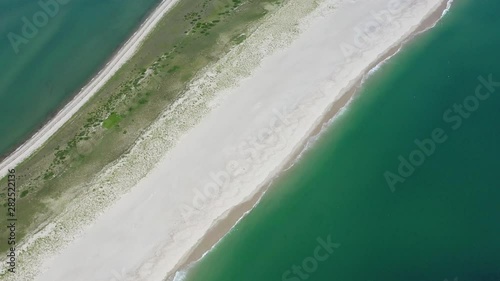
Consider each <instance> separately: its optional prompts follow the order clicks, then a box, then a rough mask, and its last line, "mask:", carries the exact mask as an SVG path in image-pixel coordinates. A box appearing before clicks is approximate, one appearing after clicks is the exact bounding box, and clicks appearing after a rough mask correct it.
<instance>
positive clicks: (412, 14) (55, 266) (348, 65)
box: [26, 0, 443, 281]
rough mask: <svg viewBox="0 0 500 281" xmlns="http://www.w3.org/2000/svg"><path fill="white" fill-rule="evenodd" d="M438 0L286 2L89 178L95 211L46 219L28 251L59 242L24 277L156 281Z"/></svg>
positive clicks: (277, 166) (285, 158)
mask: <svg viewBox="0 0 500 281" xmlns="http://www.w3.org/2000/svg"><path fill="white" fill-rule="evenodd" d="M442 4H443V1H440V0H406V1H405V0H371V1H369V0H324V1H320V2H319V4H318V5H316V4H314V1H310V0H290V1H288V2H287V4H285V6H284V7H282V8H280V10H278V11H276V13H274V14H273V15H272V16H270V17H268V18H267V19H266V22H265V23H264V24H262V26H260V27H259V28H258V29H257V30H256V31H255V32H254V33H253V34H252V35H251V36H250V37H249V38H248V39H247V40H246V41H245V42H244V43H243V44H241V45H240V46H239V47H237V48H236V49H234V50H233V51H232V52H231V53H230V54H228V56H227V57H225V58H224V59H223V60H221V61H219V62H217V63H216V64H214V65H213V66H211V67H210V68H208V69H207V70H206V73H205V74H204V75H202V76H200V77H199V78H198V80H196V81H194V82H193V83H192V84H191V86H190V88H189V90H188V92H187V93H186V95H185V97H184V98H183V99H182V100H180V101H179V102H178V103H177V104H176V105H174V106H173V107H172V108H171V109H169V111H168V112H165V115H164V116H163V117H162V118H160V119H159V120H158V121H157V122H156V123H155V124H154V125H153V126H152V127H151V128H150V130H149V131H148V133H147V134H146V135H145V136H144V138H143V139H142V140H140V141H139V142H138V143H137V144H136V146H135V148H134V149H133V150H132V151H131V152H130V153H129V154H128V155H126V156H124V157H123V158H122V159H121V160H120V161H119V162H118V163H116V165H114V166H113V167H110V168H109V169H108V170H106V171H104V172H103V174H102V175H100V176H99V177H98V180H96V181H94V182H92V183H91V185H95V186H101V187H104V190H105V192H107V193H106V195H107V196H108V197H112V198H114V199H113V200H115V199H116V202H114V203H112V204H111V203H110V205H111V206H110V207H109V208H106V209H105V210H104V212H103V213H102V214H99V215H96V216H92V215H91V214H89V213H96V211H94V210H95V209H94V207H95V206H96V205H95V204H96V203H95V202H94V201H92V200H94V199H95V197H92V196H91V195H90V194H89V197H88V198H82V200H81V201H79V202H78V204H75V205H74V206H72V208H71V209H70V210H68V212H67V213H65V214H62V215H61V217H60V218H58V220H57V221H54V222H53V224H52V226H53V227H54V229H53V230H48V233H45V234H44V236H43V238H41V240H43V239H45V240H44V241H45V242H43V243H41V242H40V243H38V244H37V243H33V244H34V245H38V246H37V247H36V248H34V249H32V250H30V249H28V250H30V251H31V252H37V251H36V250H37V249H44V250H43V251H38V252H42V253H44V251H45V249H49V248H50V245H54V242H55V241H59V240H56V239H59V238H61V237H62V236H61V235H63V236H64V237H63V238H61V239H60V240H61V241H66V242H67V244H65V245H64V247H62V248H61V249H60V250H58V251H57V253H54V255H52V256H51V258H48V259H47V258H45V259H44V260H43V259H42V260H39V262H40V263H41V267H36V270H35V269H33V270H31V271H29V270H27V272H32V273H33V275H31V276H29V277H30V278H34V280H43V281H45V280H46V281H59V280H61V281H62V280H74V281H78V280H106V281H109V280H148V281H154V280H163V279H164V278H165V276H167V274H172V273H173V272H175V270H177V269H178V268H179V266H180V265H183V264H185V263H186V262H189V257H190V255H189V254H190V253H191V252H192V250H193V249H195V248H196V247H197V246H199V242H200V241H202V240H201V239H202V238H203V237H204V235H205V234H206V233H207V231H209V230H210V229H211V227H213V226H214V225H215V223H217V222H221V220H223V219H224V217H225V215H226V214H227V213H228V212H229V211H230V210H232V209H233V208H235V207H236V206H238V205H239V204H241V203H242V202H244V201H245V200H248V199H249V198H251V197H252V196H253V195H254V194H255V193H256V192H258V191H259V190H261V188H262V187H263V186H265V184H266V183H268V182H269V180H270V179H272V177H274V176H275V175H276V174H277V173H278V172H279V171H280V170H282V169H283V167H284V165H285V164H286V163H287V162H289V161H290V160H291V159H293V157H295V156H296V155H297V152H298V151H300V149H301V148H302V147H303V145H304V143H305V142H307V140H308V138H309V137H310V136H311V134H312V133H313V132H314V131H315V128H317V126H318V125H319V124H321V122H323V121H324V116H325V115H327V114H328V112H330V110H331V106H332V105H333V104H334V102H335V101H337V100H339V99H340V98H341V97H342V96H343V95H344V94H346V93H347V92H349V90H350V89H351V88H352V87H353V86H355V85H356V84H357V83H359V80H360V79H361V78H362V77H363V76H364V75H365V74H366V72H367V71H368V70H369V69H370V68H371V67H373V64H374V63H375V62H377V61H379V60H381V59H382V58H384V57H385V56H387V52H388V51H390V50H391V49H394V48H395V47H396V48H397V46H398V44H400V42H401V41H402V40H404V39H405V38H407V37H408V36H409V35H410V34H411V33H412V32H414V31H415V30H416V29H417V27H419V25H420V24H421V23H422V21H423V20H425V19H427V18H428V17H429V16H430V15H431V14H432V13H433V12H436V11H437V10H438V9H442V8H443V5H442ZM180 123H182V126H181V124H180ZM186 123H187V124H188V125H186ZM186 127H187V128H188V129H187V130H183V129H182V128H186ZM143 175H146V177H144V178H142V176H143ZM140 178H142V179H140ZM137 181H138V183H137V184H136V182H137ZM121 194H124V195H123V196H122V195H121ZM103 200H106V199H103ZM110 202H111V201H110ZM89 209H90V210H92V211H90V212H89V211H88V210H89ZM86 215H88V216H87V217H85V216H86ZM82 221H83V223H84V224H85V226H81V224H82V223H81V222H82ZM54 225H55V226H54ZM78 226H80V227H78ZM59 228H61V229H71V231H64V232H61V231H59V230H58V229H59ZM69 234H72V235H69ZM219 235H223V233H219ZM74 238H75V239H74ZM63 244H64V243H63ZM40 245H42V246H40ZM43 245H45V246H43ZM47 245H49V246H47ZM28 248H29V247H28ZM45 254H47V253H46V252H45ZM30 264H31V263H30ZM34 268H35V265H34ZM38 269H39V270H38ZM26 280H29V279H26Z"/></svg>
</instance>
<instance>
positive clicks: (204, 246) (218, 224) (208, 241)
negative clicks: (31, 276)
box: [168, 0, 453, 280]
mask: <svg viewBox="0 0 500 281" xmlns="http://www.w3.org/2000/svg"><path fill="white" fill-rule="evenodd" d="M452 2H453V0H442V3H441V4H440V5H439V6H438V7H437V8H436V9H435V10H434V11H432V12H431V13H429V14H428V15H427V16H426V17H425V18H424V19H422V21H421V22H420V24H419V25H418V26H416V27H415V28H414V29H413V30H412V31H411V32H409V34H407V35H405V36H403V37H401V38H400V39H399V40H398V42H397V43H396V44H394V45H393V46H391V47H390V48H388V49H387V51H386V52H385V53H383V54H382V55H381V56H380V57H379V58H378V59H377V60H376V61H375V62H373V63H372V64H370V66H369V67H367V68H366V69H365V70H364V71H363V73H362V74H360V76H359V77H358V78H356V79H355V80H354V81H351V83H352V85H349V86H348V87H347V89H346V90H345V91H343V93H342V94H341V97H340V99H338V100H337V101H335V102H333V104H332V105H331V108H330V109H329V110H328V111H327V112H326V113H325V114H324V115H323V117H322V118H321V120H320V121H319V122H318V123H317V124H316V125H315V126H314V127H313V129H312V130H311V132H310V133H309V134H308V135H307V136H306V137H305V138H304V139H303V140H302V141H301V143H300V144H299V145H298V147H297V149H295V150H294V152H293V154H292V155H290V156H289V157H288V159H287V160H286V161H285V163H284V164H283V165H282V167H280V170H281V171H280V172H278V173H277V174H275V175H273V176H272V177H271V178H270V179H268V180H267V181H266V182H265V183H264V184H263V185H262V186H260V187H259V188H258V189H257V191H256V193H255V194H253V195H252V196H251V197H250V198H247V200H245V201H243V202H241V203H240V204H238V205H237V206H235V207H234V208H232V209H231V210H230V211H229V212H227V213H226V214H223V215H222V216H221V217H220V218H218V219H217V220H216V221H215V222H214V224H213V226H211V227H210V229H209V230H208V231H207V233H205V235H204V236H203V238H202V239H201V240H200V241H198V243H197V244H196V245H195V246H193V248H192V249H191V250H190V251H189V252H188V253H187V254H186V257H185V258H183V259H182V260H180V261H179V263H178V264H177V265H176V267H175V269H174V270H172V272H170V273H169V275H168V276H170V279H168V280H171V279H173V276H174V273H175V272H177V271H179V270H181V269H187V268H189V267H190V266H192V265H193V264H194V263H196V262H198V261H199V260H200V259H201V258H203V256H204V255H206V254H207V253H208V252H209V251H210V250H211V249H212V248H213V247H215V246H216V244H217V243H218V242H219V241H220V240H221V239H223V238H224V236H225V235H226V234H227V233H229V231H230V230H231V229H232V228H233V227H234V226H235V225H236V224H237V223H238V222H239V221H240V220H242V219H243V218H244V217H245V216H246V215H247V214H248V213H249V212H251V210H252V209H253V208H254V207H256V206H257V204H258V203H259V201H260V200H261V199H262V197H263V196H264V195H265V193H266V192H267V191H268V190H269V188H271V186H272V185H273V183H274V181H275V180H279V178H280V177H281V176H282V174H283V173H286V171H287V170H288V169H290V168H291V167H292V166H293V165H294V164H295V163H296V162H297V161H298V160H299V158H300V156H301V154H302V153H303V152H305V151H306V150H307V145H308V141H309V140H310V139H311V138H316V137H318V136H320V135H321V134H322V133H323V130H324V129H325V128H327V127H330V125H331V124H329V123H330V122H331V121H332V120H333V119H334V118H335V117H336V116H337V115H338V114H339V113H340V112H341V110H343V109H344V108H346V107H347V106H348V105H349V103H350V102H351V101H352V99H353V98H355V97H356V95H357V94H358V93H359V90H360V89H361V88H362V87H363V84H364V81H363V80H364V78H365V77H366V75H368V74H369V72H370V71H372V70H373V69H374V68H376V67H377V66H380V65H381V64H383V63H385V62H386V61H387V60H389V59H390V58H391V57H392V56H394V55H396V54H397V53H398V52H399V51H400V50H401V49H402V48H403V47H404V46H405V44H408V43H411V41H412V40H414V39H415V38H416V37H418V36H419V35H421V34H422V33H425V32H426V31H428V30H430V29H432V28H434V26H435V25H436V24H437V23H438V22H439V21H440V20H441V19H442V17H443V16H444V13H445V12H446V11H447V8H449V5H450V4H451V3H452Z"/></svg>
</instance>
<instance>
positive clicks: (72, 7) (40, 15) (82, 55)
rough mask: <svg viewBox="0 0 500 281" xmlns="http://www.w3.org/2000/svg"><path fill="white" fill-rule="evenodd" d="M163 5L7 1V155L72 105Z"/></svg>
mask: <svg viewBox="0 0 500 281" xmlns="http://www.w3.org/2000/svg"><path fill="white" fill-rule="evenodd" d="M159 2H160V1H159V0H141V1H137V0H57V1H56V0H41V1H38V0H16V1H0V132H1V136H2V137H1V138H0V155H2V154H5V153H7V151H9V150H12V149H14V148H15V147H16V146H17V145H19V144H20V143H21V142H23V141H24V140H26V139H27V138H28V137H29V135H30V134H31V133H33V132H34V130H36V129H37V128H39V127H40V126H41V125H43V124H44V123H45V122H46V121H47V119H48V118H49V117H50V116H51V115H53V114H55V113H56V112H57V110H58V109H59V108H60V107H62V106H63V105H64V104H65V103H66V102H68V101H69V99H71V97H73V96H74V95H75V94H76V93H77V92H78V91H79V90H80V89H81V87H83V86H84V85H85V84H86V82H87V81H89V80H90V79H91V78H92V76H93V75H94V74H95V73H96V72H97V71H98V70H99V69H100V68H101V67H102V66H103V65H104V64H105V63H106V62H107V60H108V59H109V58H110V57H111V55H112V54H113V53H114V52H115V51H116V50H117V48H118V47H119V46H120V45H121V44H122V43H123V42H124V41H126V39H127V38H128V37H129V36H130V34H131V33H132V32H133V31H134V30H135V29H136V28H137V27H138V26H139V25H140V23H141V22H142V20H144V19H145V17H146V16H147V15H148V13H149V12H150V11H151V10H152V9H153V8H154V7H155V6H156V5H157V4H158V3H159ZM40 3H45V4H40Z"/></svg>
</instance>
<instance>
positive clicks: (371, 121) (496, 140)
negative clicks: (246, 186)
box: [178, 0, 500, 281]
mask: <svg viewBox="0 0 500 281" xmlns="http://www.w3.org/2000/svg"><path fill="white" fill-rule="evenodd" d="M499 12H500V2H499V1H496V0H481V1H472V0H457V1H455V2H454V3H453V6H452V9H451V11H450V13H448V14H447V15H446V16H445V18H443V20H442V21H441V22H440V23H439V24H438V26H437V27H436V28H434V29H433V30H431V31H429V32H427V33H425V34H424V35H422V36H419V37H418V38H417V39H416V40H414V41H412V43H410V44H409V45H408V46H407V47H406V48H405V49H404V50H403V51H402V52H400V53H399V54H398V55H397V56H395V57H394V58H393V59H391V60H390V61H389V62H388V63H387V64H385V65H384V66H383V67H382V68H381V69H380V70H379V71H377V72H375V74H373V75H372V76H371V77H370V79H368V81H367V82H366V83H365V85H364V89H363V90H362V91H361V93H360V95H359V96H358V98H356V99H355V100H354V101H353V103H352V104H351V105H350V106H349V109H348V110H347V112H346V113H345V114H343V115H342V116H341V117H340V118H338V119H337V120H336V121H335V122H334V124H333V125H332V126H331V128H330V129H329V130H328V131H327V132H325V133H324V134H323V136H322V137H321V138H320V140H319V141H318V142H317V143H316V144H315V146H314V148H312V149H311V150H310V151H309V152H308V153H306V155H305V156H304V157H303V158H302V159H301V160H300V162H299V163H298V164H297V165H295V166H294V167H293V168H292V169H291V170H289V171H288V172H287V173H285V174H284V175H283V176H282V177H281V178H279V179H278V180H277V182H276V183H275V184H274V186H273V187H272V188H271V189H270V190H269V191H268V192H267V193H266V195H265V196H264V198H263V199H262V200H261V202H260V203H259V204H258V205H257V206H256V207H255V208H254V209H253V210H252V211H251V212H250V213H249V214H248V215H247V216H246V217H245V218H244V219H243V220H241V221H240V222H239V223H238V224H237V226H236V227H235V228H234V229H233V230H232V231H231V232H230V233H229V234H228V235H226V237H225V238H223V239H222V240H221V242H220V243H219V244H217V246H216V247H215V248H214V249H213V250H212V251H210V252H209V253H208V254H207V255H206V256H205V257H204V258H203V259H201V260H200V261H199V262H198V263H196V264H194V265H193V266H192V267H191V268H190V270H189V271H188V273H187V276H185V277H184V278H182V279H184V280H189V281H235V280H238V281H247V280H248V281H271V280H273V281H280V280H289V281H299V280H318V281H319V280H321V281H335V280H339V281H376V280H384V281H443V280H449V281H452V280H453V281H495V280H500V165H499V159H500V87H496V89H495V88H492V89H493V90H495V92H493V93H491V94H490V96H489V97H486V95H487V94H488V93H489V91H488V87H486V86H484V83H481V82H480V81H479V80H478V77H479V76H483V77H484V78H485V79H486V80H488V76H489V75H490V74H491V75H492V76H491V77H492V79H493V80H495V81H499V82H500V53H499V52H498V50H500V48H499V46H500V36H499V33H498V32H499V27H500V17H498V13H499ZM479 85H483V86H481V88H479V92H478V93H479V95H480V96H481V97H482V99H483V100H479V99H478V98H477V97H476V98H474V96H475V93H476V89H477V87H478V86H479ZM490 90H491V89H490ZM464 100H465V101H466V103H467V106H468V107H467V108H468V109H474V110H471V111H468V109H465V111H464V112H462V114H463V116H464V117H462V116H461V115H460V113H459V112H458V111H457V112H455V111H453V110H454V104H462V103H463V102H464ZM476 101H477V104H476V103H475V102H476ZM475 107H477V109H476V108H475ZM449 110H451V113H450V112H449ZM444 115H446V117H443V116H444ZM458 116H460V117H458ZM459 120H460V121H459ZM459 122H461V123H459ZM436 129H437V130H438V131H436V132H438V133H439V132H441V133H443V134H444V135H441V136H437V139H438V140H439V141H440V142H441V143H436V142H434V143H435V145H436V147H435V148H434V149H432V145H429V146H427V150H426V151H423V152H422V150H421V153H420V154H419V153H418V152H416V153H413V154H412V155H413V157H414V158H413V161H414V162H415V161H416V162H417V164H418V165H415V166H416V167H415V170H414V171H413V173H412V174H411V175H406V176H405V177H404V182H403V183H401V182H398V183H396V185H395V186H394V190H391V188H390V187H389V185H388V183H387V181H386V178H385V177H384V174H385V173H386V171H389V172H392V173H393V174H394V175H397V174H398V166H399V165H400V160H398V157H399V156H400V155H401V156H402V157H403V158H405V159H407V160H408V159H409V156H410V154H411V153H412V152H413V151H414V150H417V149H418V146H417V145H416V144H415V140H417V139H418V140H421V141H423V140H425V139H429V138H431V137H432V134H433V132H434V131H435V130H436ZM440 130H441V131H440ZM435 137H436V136H435ZM444 139H446V140H444ZM424 152H426V153H427V154H428V156H427V155H425V154H424ZM419 155H420V156H421V155H424V157H425V159H419V158H418V156H419ZM422 161H423V163H420V162H422ZM406 168H407V169H408V167H406ZM403 172H408V174H409V171H403ZM393 191H394V192H393ZM321 239H322V240H323V242H319V241H320V240H321ZM328 241H330V242H331V243H338V244H339V245H336V246H337V247H332V248H331V252H327V251H326V250H325V249H324V248H322V247H321V245H322V243H323V244H325V243H328ZM318 247H319V248H318ZM315 254H316V256H315ZM294 266H295V267H294ZM180 276H181V275H178V277H180Z"/></svg>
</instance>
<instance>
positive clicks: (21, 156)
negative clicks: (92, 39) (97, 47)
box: [0, 0, 179, 178]
mask: <svg viewBox="0 0 500 281" xmlns="http://www.w3.org/2000/svg"><path fill="white" fill-rule="evenodd" d="M178 1H179V0H162V1H161V2H160V3H158V4H157V6H156V7H155V8H153V9H152V11H151V12H150V13H149V15H148V16H147V17H146V19H145V20H142V21H141V22H142V23H141V24H140V26H139V27H138V28H137V29H136V30H135V31H134V32H133V33H132V35H131V36H130V37H129V38H128V39H127V41H125V42H124V43H123V44H121V45H120V46H119V47H118V48H117V50H116V51H115V52H114V53H113V54H112V55H111V57H110V59H109V60H108V61H107V62H106V63H105V64H103V65H102V67H101V69H100V70H99V71H98V72H97V73H96V74H95V75H93V77H92V78H91V79H90V80H89V81H87V83H86V84H85V85H84V86H83V87H82V88H81V89H80V90H79V91H78V92H77V93H76V94H75V95H73V96H72V97H71V98H70V99H68V101H67V102H65V104H64V105H63V106H62V107H61V108H59V109H58V110H57V111H56V112H55V113H54V114H53V115H52V116H49V117H48V119H47V121H46V122H45V123H44V124H42V125H41V126H40V127H39V128H37V129H35V130H34V131H33V132H32V133H30V134H29V137H28V139H27V140H25V141H23V142H22V143H21V145H20V146H18V147H16V148H14V149H12V150H11V151H10V152H7V153H6V155H4V156H3V157H0V178H2V177H4V176H5V175H7V173H8V170H9V169H12V168H15V167H16V166H17V165H19V164H21V163H22V162H23V161H24V160H26V159H28V158H29V157H30V156H31V155H32V154H33V153H35V152H36V151H37V150H38V149H39V148H41V147H42V146H43V145H44V144H45V142H47V141H48V140H49V139H50V138H51V137H52V135H54V134H55V133H56V132H57V131H58V130H59V129H60V128H61V127H63V126H64V124H66V122H68V121H69V120H70V119H71V118H72V117H73V116H74V115H75V114H76V113H77V112H78V111H79V110H80V109H81V108H82V107H83V106H84V105H85V104H86V103H87V102H88V101H89V100H90V99H91V98H92V97H93V96H94V95H95V94H97V93H98V92H99V90H100V89H101V88H102V87H103V86H104V85H105V84H106V83H107V82H108V81H109V80H110V79H111V78H112V77H113V76H114V74H115V73H116V72H117V71H118V70H120V69H121V67H122V66H123V65H124V64H125V63H127V62H128V60H129V59H131V58H132V57H133V56H134V55H135V53H136V52H137V51H138V50H139V49H140V47H141V45H142V43H143V42H144V40H145V39H146V38H147V37H148V36H149V34H151V32H152V31H153V30H154V29H155V27H156V25H157V24H158V23H159V22H160V20H161V19H162V18H163V17H164V16H165V14H166V13H167V12H168V11H170V10H171V8H172V7H174V6H175V4H177V2H178Z"/></svg>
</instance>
